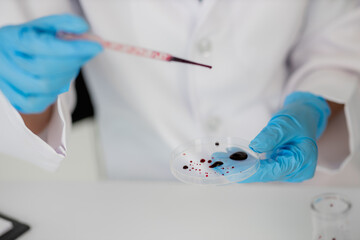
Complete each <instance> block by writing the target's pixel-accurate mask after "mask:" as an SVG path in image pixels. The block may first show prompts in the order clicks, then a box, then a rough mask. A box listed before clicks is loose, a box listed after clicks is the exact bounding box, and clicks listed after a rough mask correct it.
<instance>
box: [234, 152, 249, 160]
mask: <svg viewBox="0 0 360 240" xmlns="http://www.w3.org/2000/svg"><path fill="white" fill-rule="evenodd" d="M229 158H230V159H232V160H234V161H242V160H245V159H247V158H248V155H247V153H246V152H236V153H233V154H231V156H230V157H229Z"/></svg>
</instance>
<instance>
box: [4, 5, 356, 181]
mask: <svg viewBox="0 0 360 240" xmlns="http://www.w3.org/2000/svg"><path fill="white" fill-rule="evenodd" d="M64 12H72V13H76V14H80V15H82V16H84V17H85V18H86V19H87V21H88V22H89V24H90V26H91V29H92V32H93V33H95V34H97V35H99V36H102V37H103V38H105V39H108V40H112V41H116V42H120V43H130V44H133V45H136V46H142V47H146V48H150V49H156V50H160V51H164V52H169V53H171V54H173V55H175V56H178V57H183V58H187V59H190V60H194V61H198V62H202V63H205V64H210V65H212V66H213V67H214V68H213V70H208V69H205V68H200V67H195V66H188V65H185V64H180V63H166V62H161V61H155V60H150V59H144V58H139V57H135V56H129V55H124V54H119V53H116V52H112V51H105V52H104V53H102V54H101V55H99V56H98V57H96V58H95V59H93V60H92V61H91V62H90V63H88V64H87V65H86V66H85V67H84V74H85V77H86V80H87V83H88V85H89V88H90V93H91V96H92V99H93V102H94V105H95V111H96V119H97V123H98V129H99V141H98V142H99V144H100V147H101V148H100V149H101V153H102V156H103V159H104V166H105V169H106V173H107V175H108V176H109V177H110V178H113V179H157V180H162V179H171V178H172V176H171V174H170V170H169V159H170V154H171V151H172V150H173V149H174V148H175V147H177V146H178V145H179V144H181V143H184V142H186V141H188V140H190V139H194V138H198V137H202V136H238V137H242V138H245V139H248V140H251V139H252V138H254V137H255V136H256V134H257V133H258V132H259V131H260V130H261V129H262V128H263V127H264V126H265V125H266V123H267V121H268V120H269V119H270V117H271V114H273V113H274V112H275V111H276V110H277V109H278V108H279V107H280V104H281V102H282V100H283V98H284V96H286V95H287V94H289V93H290V92H292V91H296V90H302V91H310V92H312V93H314V94H320V95H322V96H323V97H325V98H326V99H328V100H331V101H334V102H338V103H342V104H345V115H344V116H345V117H342V118H341V117H340V118H339V119H340V120H338V122H337V124H335V125H334V124H330V126H329V128H328V129H327V130H326V133H325V135H324V137H323V139H322V140H321V141H322V143H320V147H319V148H320V156H319V168H323V169H328V170H330V171H336V170H338V169H341V167H342V166H343V165H344V164H345V163H346V162H347V161H349V160H350V159H354V158H356V155H357V154H358V149H359V144H360V139H359V138H360V135H359V134H360V129H359V124H360V108H358V107H357V104H358V103H360V91H359V73H360V41H359V40H360V27H359V26H360V7H359V1H355V0H347V1H345V0H341V1H337V0H290V1H289V0H271V1H269V0H205V1H203V2H202V3H201V4H200V3H199V1H197V0H102V1H99V0H79V1H65V0H61V1H60V0H59V1H55V0H52V1H46V0H23V1H21V0H3V1H1V2H0V25H5V24H15V23H21V22H24V21H28V20H30V19H33V18H37V17H40V16H44V15H49V14H54V13H64ZM70 95H71V94H70ZM71 99H72V98H71V96H70V97H69V94H65V95H62V96H60V97H59V99H58V101H57V103H56V111H55V112H54V115H53V118H52V122H51V123H50V125H49V127H48V128H47V129H46V131H45V132H44V133H43V134H42V135H41V136H40V137H41V138H39V137H38V136H35V135H34V134H32V133H31V132H30V131H29V130H28V129H27V128H26V126H25V125H24V123H23V122H22V119H21V117H20V116H19V114H18V113H17V112H16V111H15V110H14V109H13V107H12V106H11V105H10V104H9V103H8V102H7V100H6V99H5V97H4V96H3V95H1V94H0V112H1V113H2V114H1V115H0V132H1V133H2V134H1V137H0V151H1V152H3V153H6V154H10V155H13V156H17V157H19V158H23V159H24V160H28V161H31V162H33V163H35V164H38V165H39V166H41V167H44V168H47V169H49V170H54V169H56V168H57V166H58V165H59V164H60V163H61V161H62V160H63V159H64V157H65V155H66V135H67V129H69V127H70V125H71V123H70V121H69V120H70V112H71V111H70V110H71V108H72V104H71V102H72V100H71Z"/></svg>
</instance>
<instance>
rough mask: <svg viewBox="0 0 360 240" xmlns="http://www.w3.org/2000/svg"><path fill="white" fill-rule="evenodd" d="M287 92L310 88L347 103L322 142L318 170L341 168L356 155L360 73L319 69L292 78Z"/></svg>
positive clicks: (359, 139)
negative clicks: (359, 74)
mask: <svg viewBox="0 0 360 240" xmlns="http://www.w3.org/2000/svg"><path fill="white" fill-rule="evenodd" d="M290 82H291V84H290V85H289V86H288V88H287V90H286V92H285V93H286V95H288V94H289V93H290V92H292V91H307V92H311V93H313V94H316V95H320V96H322V97H324V98H325V99H327V100H329V101H332V102H336V103H339V104H344V105H345V108H344V112H343V113H342V114H339V115H338V116H336V118H333V119H332V121H331V122H329V124H328V126H327V128H326V131H325V132H324V134H323V136H322V137H321V138H320V140H319V142H318V146H319V158H318V170H322V171H327V172H338V171H339V170H341V169H342V168H343V167H344V166H345V164H346V163H347V162H348V161H350V160H351V159H354V158H356V155H357V154H358V151H359V150H358V149H359V145H360V108H359V107H358V103H360V89H359V76H358V75H357V74H355V73H352V72H348V71H346V70H342V69H336V68H335V69H318V70H315V71H313V72H310V73H308V74H306V75H305V74H304V75H302V76H299V75H297V76H296V77H295V78H292V79H290Z"/></svg>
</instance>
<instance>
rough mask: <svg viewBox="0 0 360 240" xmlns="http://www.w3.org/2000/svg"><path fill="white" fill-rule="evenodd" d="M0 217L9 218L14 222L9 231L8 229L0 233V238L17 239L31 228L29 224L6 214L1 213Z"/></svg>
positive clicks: (8, 219)
mask: <svg viewBox="0 0 360 240" xmlns="http://www.w3.org/2000/svg"><path fill="white" fill-rule="evenodd" d="M0 219H4V220H7V221H9V222H11V223H12V227H11V228H10V229H9V230H8V231H6V232H5V233H3V234H2V235H0V240H14V239H17V238H18V237H19V236H21V235H22V234H24V233H25V232H27V231H28V230H29V229H30V226H29V225H27V224H25V223H22V222H19V221H17V220H15V219H13V218H10V217H8V216H6V215H3V214H2V213H0Z"/></svg>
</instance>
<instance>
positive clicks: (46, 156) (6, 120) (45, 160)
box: [0, 92, 71, 171]
mask: <svg viewBox="0 0 360 240" xmlns="http://www.w3.org/2000/svg"><path fill="white" fill-rule="evenodd" d="M68 94H70V93H67V94H63V95H61V96H59V97H58V99H57V101H56V102H55V103H54V111H53V114H52V116H51V120H50V122H49V124H48V126H47V127H46V129H45V130H44V131H43V132H42V133H41V134H39V135H35V134H34V133H32V132H31V131H30V130H29V129H28V128H27V127H26V126H25V123H24V121H23V120H22V118H21V116H20V114H19V113H18V112H17V111H16V110H15V109H14V107H13V106H12V105H11V104H10V102H9V101H8V100H7V99H6V97H5V96H4V95H3V94H2V93H1V92H0V112H1V114H0V132H1V137H0V152H1V153H2V154H5V155H9V156H12V157H16V158H19V159H22V160H25V161H29V162H32V163H34V164H35V165H38V166H39V167H42V168H44V169H46V170H49V171H55V170H56V169H57V168H58V166H59V164H60V163H61V161H62V160H63V159H64V158H65V156H66V136H67V135H68V131H69V128H70V126H71V116H70V109H69V100H68V99H67V98H68V97H69V96H66V95H68Z"/></svg>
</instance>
